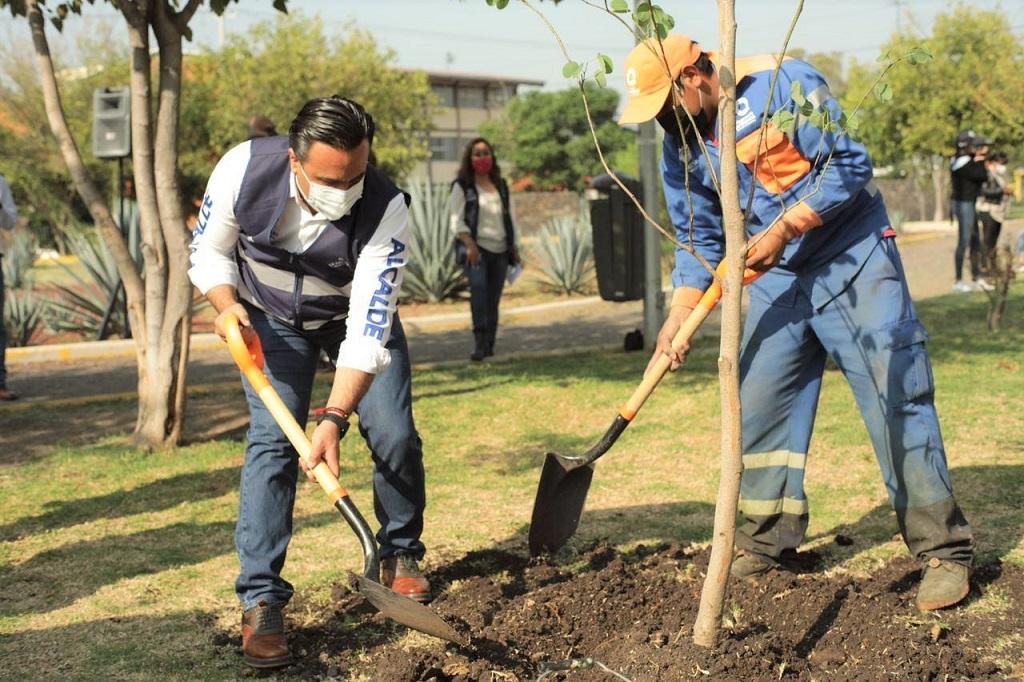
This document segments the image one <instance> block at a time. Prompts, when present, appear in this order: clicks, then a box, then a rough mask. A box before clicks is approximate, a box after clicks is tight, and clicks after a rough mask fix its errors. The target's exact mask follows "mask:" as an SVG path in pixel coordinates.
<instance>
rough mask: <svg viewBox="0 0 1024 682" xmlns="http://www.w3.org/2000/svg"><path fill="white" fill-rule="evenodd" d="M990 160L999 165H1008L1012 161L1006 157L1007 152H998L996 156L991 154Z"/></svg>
mask: <svg viewBox="0 0 1024 682" xmlns="http://www.w3.org/2000/svg"><path fill="white" fill-rule="evenodd" d="M988 158H989V159H991V160H992V161H995V162H997V163H1006V162H1007V161H1009V160H1010V157H1009V156H1007V155H1006V152H996V153H995V154H989V155H988Z"/></svg>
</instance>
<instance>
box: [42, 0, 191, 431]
mask: <svg viewBox="0 0 1024 682" xmlns="http://www.w3.org/2000/svg"><path fill="white" fill-rule="evenodd" d="M112 4H113V5H114V6H115V7H116V8H117V9H118V10H119V11H120V12H121V13H122V14H123V15H124V18H125V20H126V22H127V24H128V29H129V36H130V44H131V77H130V84H131V109H132V166H133V170H134V173H135V188H136V192H137V196H138V201H139V214H140V223H141V231H142V257H143V264H144V266H145V268H144V271H145V279H143V277H142V268H141V267H140V265H138V264H136V263H135V262H134V261H133V260H132V258H131V255H130V253H129V251H128V247H127V245H126V244H125V241H124V238H123V236H122V235H121V231H120V229H119V228H118V227H117V225H116V223H115V222H114V220H113V217H112V216H111V215H110V211H109V209H108V208H107V206H106V202H105V201H104V199H103V197H102V196H101V194H100V192H99V191H98V190H97V188H96V185H95V183H94V182H93V181H92V178H91V177H90V176H89V173H88V170H87V169H86V167H85V164H84V163H83V162H82V157H81V154H80V153H79V151H78V147H77V145H76V144H75V141H74V139H73V138H72V136H71V132H70V130H69V128H68V125H67V120H66V117H65V115H64V111H63V106H62V104H61V101H60V92H59V90H58V87H57V80H56V77H55V74H54V69H53V61H52V59H51V57H50V50H49V43H48V41H47V38H46V32H45V18H44V16H43V14H42V12H41V11H40V8H39V5H38V2H37V0H29V2H28V4H27V6H26V9H27V14H28V20H29V25H30V27H31V29H32V40H33V45H34V47H35V51H36V57H37V62H38V64H39V71H40V78H41V79H42V83H43V93H44V97H45V101H46V111H47V117H48V119H49V124H50V128H51V130H52V131H53V134H54V136H55V137H56V138H57V140H58V143H59V144H60V149H61V153H62V155H63V157H64V162H65V164H66V165H67V167H68V170H69V171H70V173H71V175H72V178H73V179H74V181H75V186H76V189H77V191H78V193H79V194H80V195H81V196H82V198H83V199H84V200H85V202H86V205H87V206H88V208H89V213H90V215H91V216H92V218H93V220H94V221H95V223H96V225H97V226H98V228H99V232H100V235H101V236H102V238H103V241H104V243H105V244H106V246H107V248H109V249H110V251H111V253H113V255H114V259H115V262H116V264H117V270H118V274H119V275H120V277H121V279H122V281H123V282H124V287H125V293H126V296H127V300H128V315H129V321H130V324H131V326H132V329H133V332H134V334H133V335H134V339H135V347H136V361H137V364H138V393H139V408H138V417H137V420H136V425H135V432H134V435H133V439H134V442H135V444H136V445H138V446H140V447H144V448H147V449H152V448H160V447H166V446H172V445H176V444H177V443H178V442H179V441H180V438H181V432H182V425H183V421H184V415H185V367H186V362H187V359H188V338H189V334H190V332H191V304H192V295H191V293H192V287H191V284H190V283H189V281H188V276H187V271H188V250H187V237H188V231H187V230H186V228H185V221H184V216H183V213H182V203H181V198H180V192H179V190H178V181H177V126H178V99H179V95H180V92H181V61H182V60H181V41H182V37H183V34H184V31H185V28H184V27H185V26H187V24H188V20H189V19H190V18H191V16H192V14H193V13H194V12H195V10H196V8H197V7H198V6H199V2H198V0H190V2H189V3H188V4H187V5H186V6H185V8H184V9H182V10H181V12H178V13H176V12H175V11H174V10H173V8H171V6H170V5H169V4H167V2H166V1H165V0H153V1H147V0H139V1H138V2H127V1H123V2H122V1H118V0H112ZM151 27H152V28H153V31H154V33H155V34H156V36H157V42H158V44H159V47H160V57H161V59H160V97H159V101H158V103H157V107H156V112H157V122H156V131H155V135H154V131H153V125H152V116H151V113H150V112H151V111H153V110H154V108H153V106H152V101H151V100H152V86H151V83H150V66H151V65H150V57H149V31H150V28H151Z"/></svg>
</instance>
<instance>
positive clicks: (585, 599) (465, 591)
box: [288, 546, 1024, 682]
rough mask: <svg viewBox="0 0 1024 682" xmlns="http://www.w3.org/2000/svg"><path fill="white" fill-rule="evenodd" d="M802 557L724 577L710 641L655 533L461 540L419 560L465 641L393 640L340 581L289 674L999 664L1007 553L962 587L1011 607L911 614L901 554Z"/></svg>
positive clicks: (691, 581) (689, 581)
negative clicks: (488, 546) (447, 552)
mask: <svg viewBox="0 0 1024 682" xmlns="http://www.w3.org/2000/svg"><path fill="white" fill-rule="evenodd" d="M801 559H802V563H801V566H802V570H804V571H806V572H801V573H785V572H775V573H771V574H769V575H767V576H765V577H762V578H760V579H758V580H756V581H732V583H731V593H730V595H729V597H728V600H727V605H728V606H727V608H726V613H725V614H724V615H725V623H726V627H725V629H724V630H723V632H722V638H721V642H720V644H719V646H718V647H717V648H716V649H715V650H714V651H708V650H706V649H703V648H701V647H697V646H695V645H694V644H693V643H692V640H691V635H692V626H693V622H694V619H695V617H696V614H697V605H698V602H699V596H700V590H701V585H702V582H703V571H704V569H705V567H706V566H707V553H706V552H704V551H701V552H693V551H692V550H690V549H688V548H682V547H675V546H663V547H657V548H647V549H645V548H640V549H638V550H637V551H635V552H632V553H630V554H628V555H622V554H619V553H616V552H615V551H614V550H612V549H610V548H608V547H603V546H598V547H595V548H593V549H592V550H590V551H589V552H587V553H586V554H584V555H583V556H582V557H580V560H579V561H577V562H574V563H573V564H571V565H567V566H554V565H549V564H545V563H531V562H529V561H528V560H527V559H526V558H525V557H524V556H522V555H518V554H514V553H508V552H502V551H485V552H474V553H471V554H469V555H467V556H465V557H463V558H462V559H460V560H458V561H456V562H454V563H453V564H450V565H448V566H446V567H444V568H442V569H441V570H439V571H437V572H435V573H434V574H433V575H432V576H431V577H432V579H433V580H434V583H435V585H438V586H440V587H441V588H443V589H442V590H441V592H440V594H439V595H438V597H437V598H436V599H435V600H434V602H433V605H432V606H433V608H434V609H435V610H436V611H437V613H439V614H440V615H441V616H442V617H443V618H445V619H446V620H448V621H449V622H451V623H452V624H453V625H455V626H456V627H457V628H458V629H460V630H462V631H464V632H466V633H467V634H469V635H470V636H471V639H472V643H471V645H470V646H468V647H458V646H455V645H451V644H446V643H444V642H441V641H438V640H427V639H426V638H424V639H422V640H415V641H414V643H409V642H406V648H405V649H403V648H401V647H400V646H398V645H397V644H396V640H397V639H399V638H400V637H401V636H402V634H403V633H404V632H405V630H404V628H402V627H400V626H396V625H394V624H392V623H390V622H387V621H385V620H384V619H382V617H380V616H379V615H377V614H375V613H373V609H372V608H371V607H368V606H367V605H366V604H365V603H364V602H362V600H361V598H359V597H358V596H356V595H354V594H352V593H351V592H350V591H348V588H345V587H341V586H339V587H338V588H336V596H337V597H338V601H337V603H336V604H335V607H334V610H333V613H330V612H328V613H324V614H323V625H322V626H318V627H315V628H306V629H304V630H299V631H297V632H295V633H293V635H292V643H293V648H294V649H295V650H296V652H297V653H298V654H299V658H300V660H299V662H298V663H297V664H296V665H295V666H293V667H292V668H290V669H289V673H288V674H292V675H296V676H300V677H305V678H307V679H309V678H313V679H315V678H320V677H327V678H330V677H335V678H341V679H344V678H346V677H348V676H349V675H351V674H354V673H361V674H366V675H370V676H371V677H372V679H374V680H380V681H382V682H383V681H387V682H406V681H408V682H426V681H436V682H442V681H445V682H449V681H450V682H456V681H458V682H469V681H472V682H478V681H479V682H485V681H486V682H498V681H499V680H536V679H538V677H540V676H542V675H543V674H544V672H545V671H546V670H549V669H550V668H551V666H552V665H553V664H557V663H559V662H562V663H564V664H565V665H569V661H575V663H574V665H575V668H574V669H573V670H572V671H571V672H552V673H550V674H549V675H547V676H544V677H543V679H544V680H546V681H550V680H572V681H577V680H579V681H580V682H583V681H587V680H594V681H597V680H602V681H604V680H615V679H621V678H617V677H615V675H613V674H611V673H609V672H608V671H607V670H606V668H607V669H610V670H613V671H616V672H617V673H619V674H620V675H622V676H624V677H625V678H627V679H630V680H636V681H639V680H690V679H698V680H699V679H706V680H716V681H717V680H779V679H803V680H810V679H822V680H823V679H842V680H1001V679H1012V676H1013V671H1008V670H1001V669H999V667H998V666H997V665H996V664H995V663H994V662H992V660H991V658H988V657H987V656H986V655H987V654H991V653H992V652H993V650H994V648H995V647H996V646H997V645H998V642H999V640H1000V638H1004V637H1006V636H1007V635H1009V634H1011V633H1014V632H1021V629H1022V628H1024V616H1022V609H1024V571H1022V570H1021V569H1020V568H1017V567H1014V566H1003V565H1001V564H992V565H989V566H986V567H984V568H982V569H980V570H979V571H978V572H976V574H975V580H974V582H975V591H974V593H973V594H972V596H971V599H977V598H978V597H979V596H980V594H981V593H982V592H984V591H987V590H989V589H992V588H998V589H999V591H1000V593H1001V594H1003V595H1010V599H1011V600H1013V601H1014V604H1013V605H1012V606H1011V608H1009V609H1004V610H998V611H997V612H991V611H990V612H988V613H978V611H979V610H980V609H972V610H970V611H968V610H965V609H963V608H961V609H955V610H951V611H946V612H942V613H940V614H922V613H920V612H919V611H917V609H916V608H915V606H914V602H913V597H914V592H915V590H916V586H917V580H918V578H919V570H918V566H917V564H916V562H913V561H911V560H910V559H898V560H895V561H892V562H890V563H888V564H886V565H884V566H881V567H880V568H878V569H877V570H876V571H875V572H874V573H873V574H872V575H871V576H870V577H869V578H866V579H863V578H856V577H853V576H850V575H848V574H844V573H841V572H838V571H832V572H821V571H817V572H815V571H814V569H815V568H818V566H816V563H820V562H817V561H816V559H817V557H815V556H814V555H813V554H811V555H808V554H804V555H801ZM295 606H296V604H295V603H294V602H293V607H292V608H293V610H294V608H295ZM307 608H308V607H307ZM588 659H589V660H588ZM1017 672H1018V673H1019V672H1020V671H1017Z"/></svg>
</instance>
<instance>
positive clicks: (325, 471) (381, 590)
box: [225, 316, 466, 644]
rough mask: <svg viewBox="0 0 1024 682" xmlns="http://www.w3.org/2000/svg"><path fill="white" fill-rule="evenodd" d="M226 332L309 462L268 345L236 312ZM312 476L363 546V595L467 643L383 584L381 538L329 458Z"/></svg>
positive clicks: (419, 626) (388, 611) (398, 616)
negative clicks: (269, 366) (270, 367)
mask: <svg viewBox="0 0 1024 682" xmlns="http://www.w3.org/2000/svg"><path fill="white" fill-rule="evenodd" d="M225 331H226V336H227V342H228V349H229V350H230V351H231V357H233V358H234V360H235V363H236V364H237V365H238V367H239V369H241V370H242V373H243V374H244V375H245V378H246V379H248V380H249V384H250V385H251V386H252V388H253V390H254V391H256V393H257V394H258V395H259V397H260V400H262V401H263V403H264V404H265V405H266V406H267V410H269V411H270V414H271V415H273V417H274V421H276V422H277V424H278V426H280V427H281V430H282V431H284V434H285V435H286V436H287V437H288V440H289V441H290V442H291V444H292V445H293V446H294V447H295V451H296V452H297V453H298V454H299V457H301V458H302V459H303V460H304V461H307V462H308V461H309V455H310V451H311V450H312V444H311V443H310V442H309V438H307V437H306V432H305V431H304V430H303V428H302V427H301V426H299V423H298V422H297V421H295V417H293V416H292V413H291V411H289V409H288V406H287V405H285V404H284V401H282V400H281V396H280V395H278V393H277V391H276V390H274V387H273V386H272V385H271V383H270V381H269V380H268V379H267V375H266V374H264V373H263V349H262V347H261V346H260V342H259V339H258V338H257V337H255V336H253V341H252V342H251V343H250V344H248V345H246V342H245V340H244V338H243V337H242V330H241V327H240V326H239V323H238V318H237V317H234V316H228V318H227V319H226V320H225ZM312 474H313V477H314V478H315V479H316V482H317V483H319V484H320V487H321V488H322V489H323V491H324V492H325V493H327V497H328V498H329V499H330V500H331V503H332V504H333V505H334V507H335V509H337V510H338V511H339V512H341V515H342V516H343V517H344V518H345V521H347V522H348V525H349V527H351V528H352V531H353V532H354V533H355V534H356V537H358V538H359V544H360V545H361V546H362V549H363V574H362V575H356V574H354V573H353V574H351V575H352V577H353V578H354V579H355V581H356V585H357V589H358V591H359V593H360V594H361V595H363V596H364V597H366V600H367V601H368V602H370V603H371V604H373V605H374V606H375V607H377V609H378V610H379V611H380V612H381V613H383V614H384V615H385V616H387V617H388V618H391V619H392V620H395V621H397V622H399V623H401V624H402V625H405V626H406V627H410V628H412V629H414V630H419V631H420V632H425V633H427V634H429V635H434V636H435V637H440V638H441V639H446V640H448V641H450V642H456V643H458V644H466V640H465V638H464V637H463V636H462V635H460V634H459V633H458V632H457V631H456V630H455V629H454V628H453V627H452V626H451V625H449V624H448V623H446V622H445V621H443V620H442V619H441V617H440V616H438V615H437V614H436V613H434V612H433V611H431V610H430V609H429V608H427V607H426V606H424V605H423V604H420V603H418V602H415V601H413V600H412V599H409V598H408V597H404V596H402V595H400V594H397V593H395V592H393V591H391V590H389V589H388V588H386V587H384V586H383V585H381V584H380V557H379V555H378V553H377V541H376V540H375V539H374V537H373V533H372V532H371V531H370V526H369V524H367V523H366V519H365V518H363V515H362V514H361V513H360V512H359V509H358V508H356V505H355V503H354V502H353V501H352V498H350V497H349V495H348V491H347V490H345V488H344V487H343V486H342V485H341V483H340V482H339V481H338V478H337V476H335V475H334V472H332V471H331V470H330V468H329V467H328V466H327V463H326V462H323V461H321V462H319V463H317V465H316V466H315V467H313V470H312Z"/></svg>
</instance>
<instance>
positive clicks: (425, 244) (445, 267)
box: [402, 180, 466, 303]
mask: <svg viewBox="0 0 1024 682" xmlns="http://www.w3.org/2000/svg"><path fill="white" fill-rule="evenodd" d="M448 194H449V192H448V187H447V186H446V185H431V184H430V183H428V182H426V181H422V180H420V181H413V182H412V183H411V184H410V185H409V195H410V197H411V198H412V201H411V202H410V204H409V220H410V221H411V222H412V235H413V238H412V244H411V245H410V250H409V264H408V265H407V266H406V268H405V280H404V283H403V284H402V298H403V299H407V300H410V301H420V302H430V303H436V302H438V301H442V300H444V299H446V298H452V297H454V296H455V295H456V294H458V293H459V292H461V291H463V290H465V288H466V282H465V279H464V277H463V274H462V268H460V267H459V266H458V265H456V264H455V255H454V253H453V250H452V242H453V239H454V237H453V235H452V233H451V230H450V229H449V227H448Z"/></svg>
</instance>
